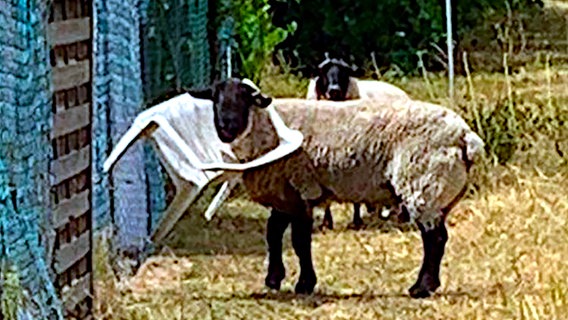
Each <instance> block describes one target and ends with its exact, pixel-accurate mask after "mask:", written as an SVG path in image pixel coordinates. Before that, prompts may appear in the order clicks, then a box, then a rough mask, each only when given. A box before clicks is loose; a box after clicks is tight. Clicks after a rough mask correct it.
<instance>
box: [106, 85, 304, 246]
mask: <svg viewBox="0 0 568 320" xmlns="http://www.w3.org/2000/svg"><path fill="white" fill-rule="evenodd" d="M212 104H213V102H212V101H210V100H203V99H196V98H194V97H192V96H191V95H189V94H187V93H186V94H181V95H179V96H176V97H174V98H172V99H170V100H168V101H165V102H163V103H161V104H158V105H156V106H153V107H151V108H149V109H148V110H145V111H143V112H142V113H140V114H139V115H138V116H137V117H136V119H135V120H134V123H133V124H132V126H131V127H130V128H129V129H128V130H127V131H126V133H125V134H124V135H123V136H122V137H121V139H120V140H119V142H118V143H117V144H116V146H115V147H114V149H113V150H112V152H111V154H110V155H109V157H108V159H107V160H106V161H105V163H104V167H103V170H104V172H108V171H109V170H111V169H112V166H113V165H114V164H115V163H116V162H117V161H118V160H119V159H120V157H121V156H122V155H123V154H124V153H125V152H126V151H127V149H128V148H129V147H130V146H131V145H132V144H133V143H134V142H135V141H136V140H138V139H139V138H140V137H147V138H150V139H151V141H152V142H153V143H152V145H153V146H154V148H155V150H156V151H157V154H158V156H159V159H160V161H161V163H162V164H163V166H164V167H165V169H166V171H167V173H168V174H169V176H170V177H171V179H172V181H173V184H174V185H175V187H176V195H175V197H174V199H173V201H172V202H171V203H170V205H169V206H168V208H167V209H166V210H165V212H164V213H163V215H162V218H161V220H160V222H159V224H158V226H157V228H155V231H154V232H153V233H152V235H151V240H152V241H154V242H158V241H160V240H162V239H163V238H164V237H165V236H166V235H167V234H168V233H169V232H170V231H171V230H172V229H173V227H174V226H175V224H176V223H177V221H178V220H179V219H180V218H181V216H182V215H183V213H184V212H185V211H186V210H187V208H188V207H189V206H190V205H191V204H192V203H193V202H194V201H195V200H197V198H198V197H199V195H200V194H201V192H202V191H203V190H204V189H205V188H206V187H207V186H208V185H209V184H211V183H213V182H214V181H221V182H222V183H223V184H222V185H221V189H220V190H219V191H218V192H217V194H216V195H215V197H214V198H213V200H212V201H211V203H210V204H209V206H208V208H207V210H206V211H205V213H204V215H205V217H206V219H207V220H210V219H211V218H212V217H213V215H214V214H215V212H216V211H217V209H218V208H219V207H220V206H221V204H222V203H223V201H224V200H226V198H227V197H228V195H229V193H230V191H231V188H232V187H234V186H235V184H236V182H237V181H238V178H239V177H240V175H239V172H240V171H243V170H246V169H250V168H254V167H257V166H260V165H263V164H266V163H269V162H272V161H275V160H277V159H280V158H282V157H284V156H286V155H288V154H290V153H292V152H293V151H295V150H296V149H298V148H299V147H300V145H301V144H302V141H303V135H302V133H301V132H299V131H297V130H292V129H290V128H288V127H287V126H286V125H285V124H284V122H283V121H282V119H281V118H280V116H279V115H278V113H277V112H276V110H275V109H274V107H273V106H268V107H267V108H266V110H267V111H268V113H269V115H270V118H271V120H272V122H273V125H274V127H275V129H276V132H277V134H278V135H279V136H280V145H279V146H278V147H277V148H276V149H274V150H272V151H270V152H268V153H267V154H265V155H264V156H262V157H260V158H257V159H254V160H252V161H250V162H247V163H231V162H225V161H230V160H235V161H236V157H235V155H234V154H233V152H232V151H231V148H230V145H229V144H226V143H223V142H221V140H220V139H219V138H218V137H217V133H216V129H215V125H214V122H213V106H212Z"/></svg>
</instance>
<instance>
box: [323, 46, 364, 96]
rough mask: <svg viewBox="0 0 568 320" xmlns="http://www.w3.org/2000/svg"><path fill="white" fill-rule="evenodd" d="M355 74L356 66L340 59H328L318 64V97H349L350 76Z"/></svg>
mask: <svg viewBox="0 0 568 320" xmlns="http://www.w3.org/2000/svg"><path fill="white" fill-rule="evenodd" d="M352 76H355V68H354V67H353V66H349V65H348V64H347V63H346V62H345V61H343V60H340V59H330V58H329V56H327V55H326V59H325V60H324V61H323V62H322V63H320V65H319V66H318V79H317V80H316V91H317V92H316V93H317V96H318V99H319V98H320V97H323V98H324V99H327V100H334V101H343V100H346V98H347V90H348V88H349V78H350V77H352Z"/></svg>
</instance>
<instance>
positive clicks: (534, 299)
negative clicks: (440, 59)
mask: <svg viewBox="0 0 568 320" xmlns="http://www.w3.org/2000/svg"><path fill="white" fill-rule="evenodd" d="M430 76H431V80H432V81H431V83H430V84H425V82H424V81H418V80H414V79H408V80H406V82H405V83H402V84H400V85H401V86H403V87H404V88H405V89H406V90H408V91H409V92H410V93H411V94H412V95H414V96H415V97H417V98H418V97H420V98H426V97H424V95H425V94H428V93H427V92H428V91H430V92H433V93H434V97H433V100H437V101H440V102H442V100H443V99H444V98H443V96H444V92H445V90H446V88H445V84H444V82H443V81H442V80H443V79H442V78H437V77H435V76H432V75H430ZM471 82H472V83H473V84H474V90H475V95H476V97H475V99H472V97H471V93H469V92H468V90H469V89H467V87H468V86H467V81H466V79H458V84H457V88H458V89H457V90H458V94H457V98H456V104H455V108H456V109H458V110H461V112H463V114H464V115H465V116H468V115H471V116H474V113H471V110H469V109H471V108H478V109H480V108H483V107H484V106H485V104H483V103H481V104H480V103H477V102H476V101H477V100H480V99H482V100H483V101H486V102H487V103H488V104H495V101H502V100H503V95H504V92H505V95H506V92H507V90H506V86H507V82H510V84H511V87H512V88H513V91H514V101H515V102H516V104H515V108H516V110H521V109H523V108H525V109H526V110H525V112H524V113H523V117H519V123H520V124H519V126H521V128H522V129H523V130H525V132H523V134H522V135H521V136H520V139H521V141H522V142H523V143H525V144H527V145H528V146H527V147H526V148H525V150H522V148H521V147H519V148H518V150H516V152H515V154H514V156H513V157H512V158H511V159H510V161H509V163H508V164H507V165H500V166H494V165H493V164H491V163H489V162H488V163H486V164H485V165H484V166H482V167H480V168H479V170H478V171H479V173H480V174H478V175H477V176H476V181H477V183H478V184H479V185H481V188H480V191H478V192H473V193H471V194H469V195H468V197H467V198H466V199H465V200H464V201H462V202H461V203H460V204H459V205H458V206H457V207H456V208H455V209H454V211H453V212H452V214H451V216H450V219H449V232H450V240H449V243H448V247H447V253H446V255H445V258H444V260H443V267H442V282H443V284H442V287H441V288H440V289H439V291H438V292H437V294H436V295H435V296H434V297H433V298H431V299H427V300H412V299H410V298H409V297H408V296H407V294H406V290H407V288H408V287H409V286H410V285H411V284H412V283H413V281H414V280H415V277H416V275H417V272H418V268H419V266H420V261H421V258H422V252H421V250H422V244H421V240H420V237H419V234H418V233H417V232H415V231H412V230H410V231H402V230H401V229H400V228H397V227H396V226H395V227H393V226H392V225H390V226H388V225H387V226H385V225H384V224H381V223H380V222H378V221H377V219H373V218H372V217H366V219H367V221H368V222H369V225H368V227H367V228H366V229H365V230H362V231H350V230H346V228H345V227H346V225H347V223H348V222H349V219H350V215H351V211H350V210H351V206H349V205H336V206H335V208H333V209H334V212H335V215H334V217H335V219H336V221H337V226H336V230H335V231H333V232H326V233H316V234H315V235H314V241H313V254H314V262H315V265H316V272H317V275H318V286H317V287H316V293H315V294H313V295H311V296H307V297H298V296H295V295H294V294H293V293H292V292H293V286H294V283H295V281H296V279H297V277H298V269H297V260H296V258H295V255H294V253H293V250H292V249H291V246H290V243H289V231H288V232H287V234H286V239H287V242H286V244H285V246H286V250H285V263H286V265H287V268H288V275H287V278H286V279H285V282H284V284H283V289H282V292H279V293H274V292H266V291H265V289H264V288H263V280H264V276H265V272H266V266H265V243H264V230H265V228H264V225H265V221H266V217H267V216H268V211H267V210H266V209H264V208H263V207H260V206H258V205H256V204H254V203H251V202H249V201H248V200H246V198H244V197H239V198H236V199H234V200H233V201H231V202H228V203H226V204H225V205H224V206H223V207H222V210H221V212H220V213H219V214H218V215H217V216H216V217H215V218H214V220H213V221H211V222H209V223H207V222H206V221H204V220H203V218H202V217H201V216H199V215H196V214H193V215H192V214H188V215H186V217H185V218H184V219H183V220H182V221H181V222H180V223H179V225H178V227H177V228H176V230H175V232H174V233H173V234H172V236H171V237H170V238H169V240H168V242H167V244H166V245H167V248H168V249H169V250H165V251H164V252H163V254H161V255H157V256H155V257H153V258H151V259H150V260H149V261H147V262H146V263H145V264H144V265H143V266H142V268H141V269H140V270H139V272H138V274H137V275H136V276H135V277H134V278H132V279H130V280H129V281H123V282H120V283H118V282H116V281H115V280H114V278H112V276H111V275H109V274H106V275H105V274H104V273H102V274H101V273H100V272H101V270H102V271H104V270H108V268H107V267H106V266H105V265H104V263H102V262H100V261H103V262H104V259H102V257H104V256H105V254H104V253H99V254H98V256H99V266H98V267H97V269H98V270H99V274H100V275H101V276H100V277H99V281H98V282H97V293H98V296H97V300H96V301H97V306H96V308H97V312H98V315H99V318H100V319H297V318H310V319H314V318H315V319H371V318H381V319H383V318H384V319H391V318H392V319H395V318H397V319H561V318H564V317H565V314H567V312H568V284H567V282H566V279H567V278H568V262H567V261H566V260H565V257H566V256H568V245H566V243H567V242H568V191H566V190H568V179H567V178H568V165H567V158H566V156H565V154H566V152H568V145H567V137H568V129H567V128H566V125H565V124H564V125H563V124H561V123H559V122H558V121H560V120H559V119H565V118H563V117H565V115H566V114H567V113H568V112H567V111H568V107H567V105H568V104H567V102H568V92H566V91H565V89H564V88H566V86H567V85H568V73H567V72H566V71H565V70H563V69H562V68H554V70H549V71H547V70H533V71H530V72H528V71H527V72H521V73H519V74H516V75H512V76H511V77H510V78H509V79H508V80H507V79H506V78H505V77H503V75H476V76H474V77H472V79H471ZM427 87H428V88H427ZM421 95H422V96H421ZM428 100H430V99H428ZM505 100H506V99H505ZM468 108H469V109H468ZM531 114H534V115H536V116H535V117H534V118H535V119H536V120H530V121H529V120H527V119H525V116H530V115H531ZM528 119H532V117H531V118H528ZM542 119H547V120H546V121H544V120H542ZM547 121H556V122H554V123H553V124H551V125H547V124H546V123H548V122H547ZM529 122H530V123H529ZM530 124H533V125H532V126H531V125H530ZM529 129H530V130H529ZM557 149H558V150H557ZM563 155H564V156H563ZM317 217H318V218H320V217H321V212H318V215H317ZM316 223H319V221H317V222H316Z"/></svg>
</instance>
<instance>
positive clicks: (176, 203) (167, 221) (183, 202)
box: [151, 186, 199, 242]
mask: <svg viewBox="0 0 568 320" xmlns="http://www.w3.org/2000/svg"><path fill="white" fill-rule="evenodd" d="M192 187H193V188H192V189H188V188H187V187H185V188H184V187H181V188H178V190H177V193H176V196H175V198H174V199H173V201H172V203H170V205H169V206H168V208H167V209H166V210H165V211H164V212H163V213H162V218H161V219H160V221H159V222H158V227H157V228H156V230H154V232H153V233H152V235H151V240H152V241H153V242H159V241H161V240H163V239H164V238H165V237H166V236H167V235H168V233H169V232H170V231H171V230H172V229H173V228H174V226H175V224H176V223H177V222H178V220H179V219H180V218H181V216H183V214H184V213H185V211H186V210H187V208H188V207H189V205H190V204H191V203H192V202H193V200H195V197H196V196H197V194H198V192H199V190H198V189H197V187H196V186H192Z"/></svg>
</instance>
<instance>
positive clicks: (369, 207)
mask: <svg viewBox="0 0 568 320" xmlns="http://www.w3.org/2000/svg"><path fill="white" fill-rule="evenodd" d="M365 207H366V208H367V212H368V213H369V214H375V213H376V211H377V208H376V207H375V206H374V205H372V204H368V203H365Z"/></svg>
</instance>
